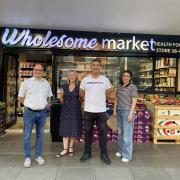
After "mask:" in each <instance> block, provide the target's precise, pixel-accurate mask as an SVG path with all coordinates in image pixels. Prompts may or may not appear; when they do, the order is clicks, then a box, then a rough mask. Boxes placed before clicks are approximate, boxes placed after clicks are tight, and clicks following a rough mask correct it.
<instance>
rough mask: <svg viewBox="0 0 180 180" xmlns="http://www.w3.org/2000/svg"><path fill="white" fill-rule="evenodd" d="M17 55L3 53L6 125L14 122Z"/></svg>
mask: <svg viewBox="0 0 180 180" xmlns="http://www.w3.org/2000/svg"><path fill="white" fill-rule="evenodd" d="M17 59H18V58H17V57H16V56H13V55H6V54H5V55H4V77H5V80H4V99H5V102H6V125H7V126H10V125H12V124H15V123H16V121H17V119H16V107H17Z"/></svg>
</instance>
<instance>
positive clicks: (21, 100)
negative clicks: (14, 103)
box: [18, 97, 24, 105]
mask: <svg viewBox="0 0 180 180" xmlns="http://www.w3.org/2000/svg"><path fill="white" fill-rule="evenodd" d="M18 100H19V102H20V103H22V104H23V105H24V97H18Z"/></svg>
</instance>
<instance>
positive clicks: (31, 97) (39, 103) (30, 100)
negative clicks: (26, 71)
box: [18, 77, 53, 110]
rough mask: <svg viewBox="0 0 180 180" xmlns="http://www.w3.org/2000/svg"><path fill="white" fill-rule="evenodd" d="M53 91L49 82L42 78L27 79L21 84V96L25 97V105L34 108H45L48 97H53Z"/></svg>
mask: <svg viewBox="0 0 180 180" xmlns="http://www.w3.org/2000/svg"><path fill="white" fill-rule="evenodd" d="M52 95H53V94H52V91H51V87H50V84H49V82H48V81H47V80H46V79H44V78H41V79H40V80H38V79H36V78H34V77H32V78H28V79H26V80H25V81H24V82H23V83H22V84H21V86H20V89H19V94H18V96H19V97H24V98H25V99H24V106H25V107H28V108H31V109H33V110H40V109H44V108H45V107H46V105H47V103H48V102H47V98H48V97H51V96H52Z"/></svg>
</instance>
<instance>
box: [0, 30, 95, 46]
mask: <svg viewBox="0 0 180 180" xmlns="http://www.w3.org/2000/svg"><path fill="white" fill-rule="evenodd" d="M51 34H52V33H51V31H48V32H47V34H46V36H45V37H44V36H42V35H39V34H33V35H31V32H30V30H29V29H27V30H25V29H24V30H22V31H21V32H19V31H18V29H13V31H12V33H11V32H10V30H9V29H8V28H6V29H5V32H4V34H3V36H2V43H3V44H4V45H10V46H13V45H18V46H21V47H23V46H26V47H47V48H52V47H57V48H62V47H65V48H67V49H71V48H79V49H80V48H83V49H94V48H96V46H97V45H98V42H97V39H96V38H92V39H87V38H73V37H68V36H67V35H65V34H63V35H62V36H60V37H58V36H51Z"/></svg>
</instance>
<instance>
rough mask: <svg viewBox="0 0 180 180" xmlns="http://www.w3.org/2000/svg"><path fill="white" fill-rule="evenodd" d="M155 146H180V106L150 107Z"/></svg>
mask: <svg viewBox="0 0 180 180" xmlns="http://www.w3.org/2000/svg"><path fill="white" fill-rule="evenodd" d="M148 108H149V109H150V111H151V115H152V125H151V126H152V128H151V130H152V132H151V134H152V139H153V143H154V144H180V105H152V104H151V105H148Z"/></svg>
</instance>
